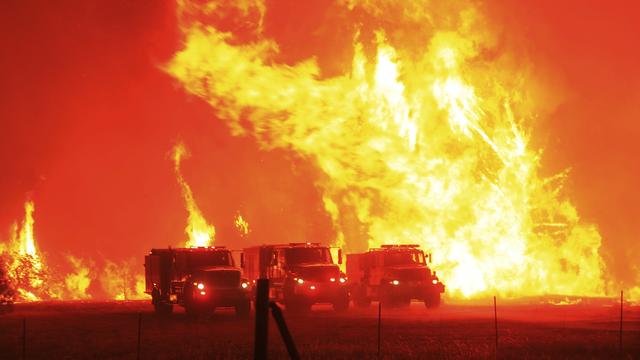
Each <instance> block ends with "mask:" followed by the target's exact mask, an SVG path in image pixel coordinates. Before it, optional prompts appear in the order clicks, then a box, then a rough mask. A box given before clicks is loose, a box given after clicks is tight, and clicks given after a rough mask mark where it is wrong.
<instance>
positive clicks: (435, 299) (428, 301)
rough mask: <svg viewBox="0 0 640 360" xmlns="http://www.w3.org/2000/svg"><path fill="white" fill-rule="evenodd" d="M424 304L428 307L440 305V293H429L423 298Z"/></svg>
mask: <svg viewBox="0 0 640 360" xmlns="http://www.w3.org/2000/svg"><path fill="white" fill-rule="evenodd" d="M424 306H426V307H427V308H428V309H433V308H437V307H438V306H440V294H429V295H427V297H426V298H425V299H424Z"/></svg>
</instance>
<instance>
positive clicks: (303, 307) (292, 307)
mask: <svg viewBox="0 0 640 360" xmlns="http://www.w3.org/2000/svg"><path fill="white" fill-rule="evenodd" d="M285 309H286V310H287V311H289V312H291V313H298V314H299V313H306V312H309V311H311V304H309V303H308V302H305V301H301V300H299V301H287V302H286V303H285Z"/></svg>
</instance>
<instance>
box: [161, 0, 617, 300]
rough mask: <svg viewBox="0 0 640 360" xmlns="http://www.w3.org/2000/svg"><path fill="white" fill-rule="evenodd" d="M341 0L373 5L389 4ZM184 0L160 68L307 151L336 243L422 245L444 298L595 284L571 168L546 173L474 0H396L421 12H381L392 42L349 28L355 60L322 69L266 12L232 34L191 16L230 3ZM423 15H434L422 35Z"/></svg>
mask: <svg viewBox="0 0 640 360" xmlns="http://www.w3.org/2000/svg"><path fill="white" fill-rule="evenodd" d="M341 3H342V4H346V5H345V9H344V11H345V12H346V13H348V12H349V11H352V10H353V11H355V10H356V9H357V10H358V11H360V13H366V14H368V15H369V16H371V17H374V18H375V17H379V16H382V17H387V16H391V14H394V12H393V11H392V10H397V9H396V8H394V5H392V3H390V2H388V1H379V2H378V1H362V2H360V1H355V0H353V1H343V2H341ZM180 4H181V6H180V8H179V14H180V16H181V21H182V29H183V31H184V33H185V41H186V42H185V46H184V49H182V50H181V51H179V52H178V53H176V54H175V57H174V58H173V60H172V61H171V62H170V64H168V65H167V67H166V70H167V71H168V72H169V73H170V74H171V75H173V76H174V77H175V78H176V79H178V80H179V81H180V82H181V83H182V84H183V85H184V87H185V89H186V90H187V91H188V92H190V93H192V94H195V95H197V96H199V97H201V98H203V99H204V100H206V101H207V102H209V104H211V106H212V107H213V108H214V109H215V110H216V111H217V114H218V117H220V118H221V119H224V120H225V121H227V122H228V124H229V126H230V128H231V130H232V132H233V134H235V135H246V134H251V135H253V136H254V137H255V138H256V140H257V141H258V143H259V144H260V145H261V146H262V147H263V148H265V149H271V148H286V149H291V150H293V151H295V152H298V153H300V154H302V155H303V156H304V157H305V158H309V159H313V161H314V162H315V164H316V165H317V167H318V168H319V169H320V170H321V171H322V172H323V173H324V175H325V176H324V177H323V179H321V180H318V181H317V184H318V186H319V187H320V188H321V189H322V191H323V199H324V205H325V209H326V211H327V212H328V213H329V214H330V215H331V217H332V219H333V223H334V228H335V232H336V240H335V243H336V245H338V246H344V248H345V250H347V251H363V250H365V249H367V248H368V247H377V246H379V245H381V244H393V243H407V242H408V243H420V244H421V245H422V247H423V248H424V249H426V250H428V251H432V252H433V253H434V268H435V269H437V271H438V274H439V277H440V278H441V279H442V281H443V283H445V284H446V285H447V289H448V290H447V291H448V295H449V296H454V297H471V296H484V295H489V294H494V293H498V294H500V295H502V296H523V295H539V294H550V293H557V294H577V295H601V294H603V293H604V291H605V288H604V281H603V261H602V259H601V256H600V254H599V249H600V242H601V239H600V235H599V233H598V230H597V229H596V227H595V226H594V225H592V224H588V223H585V222H583V221H581V220H580V217H579V216H578V212H577V210H576V208H575V207H574V206H573V205H572V203H571V202H570V201H569V200H568V199H567V198H566V197H565V196H563V193H562V184H563V180H564V178H565V177H566V173H561V174H559V175H556V176H553V177H548V178H547V177H543V176H541V175H540V171H539V170H540V150H539V149H535V148H532V147H531V145H530V143H529V136H530V135H529V132H528V131H529V130H527V129H529V128H531V127H532V125H533V121H534V120H535V117H534V113H535V105H536V104H532V103H531V101H532V100H531V98H532V97H531V96H529V95H530V94H529V92H528V88H527V86H526V85H527V83H526V81H523V80H526V79H525V75H524V74H522V73H521V72H520V67H519V66H518V65H516V64H513V63H510V62H509V57H508V56H502V57H497V58H494V57H491V56H488V57H485V56H483V52H487V53H489V52H491V50H492V49H493V48H494V47H495V46H496V45H495V41H494V39H495V36H494V34H492V33H491V32H490V28H489V27H487V26H486V19H484V18H483V15H482V13H481V12H480V11H479V10H478V9H477V8H476V7H474V6H473V5H465V4H464V3H462V2H455V4H453V3H452V4H450V5H446V6H445V5H443V6H441V7H438V8H437V9H435V10H434V11H429V6H430V5H428V4H424V3H422V2H406V3H405V2H398V4H404V5H406V6H407V7H406V8H404V9H405V10H406V9H409V8H411V9H413V10H415V11H413V10H412V11H400V13H401V14H402V17H401V18H399V19H395V20H396V21H395V22H394V21H389V19H386V20H385V21H381V22H380V23H381V24H383V23H385V22H386V23H389V22H390V23H394V24H395V25H394V26H398V27H400V26H405V27H407V28H411V31H406V34H405V33H403V32H399V31H394V32H393V36H394V37H393V41H391V40H389V39H388V37H387V35H386V34H392V31H390V30H393V29H384V28H380V29H376V30H374V34H373V38H375V39H376V43H375V44H374V45H371V44H369V43H364V42H361V41H360V40H359V39H361V38H362V35H363V34H361V33H360V32H358V33H356V34H354V51H353V53H354V56H353V61H352V65H351V70H350V71H347V72H345V73H344V74H343V75H340V76H334V77H330V78H326V77H321V76H320V74H321V69H319V67H318V65H317V64H316V62H315V60H314V59H309V60H307V61H303V62H300V63H298V64H295V65H285V64H279V63H278V62H277V61H276V60H274V55H275V54H277V51H278V50H277V49H278V46H277V44H276V43H275V42H274V40H272V39H269V38H266V37H264V35H262V33H261V31H262V23H261V21H258V22H257V23H256V24H255V33H256V39H255V40H253V42H249V43H247V42H245V43H242V42H240V41H238V40H237V39H235V38H234V35H233V34H231V33H227V32H223V31H220V30H218V29H216V24H215V21H214V23H206V24H204V23H201V22H199V20H197V19H198V16H197V15H201V14H205V13H206V14H209V15H211V13H210V12H209V13H207V12H206V11H207V10H206V9H210V8H216V7H223V6H232V5H229V4H226V5H225V3H222V2H220V3H219V2H212V3H210V4H208V5H207V6H203V7H199V5H196V4H195V3H192V2H189V1H182V2H180ZM243 4H244V5H243V6H244V8H243V11H242V12H240V13H241V14H246V16H247V21H249V19H250V14H255V13H259V14H264V11H265V10H264V9H265V7H264V4H263V3H262V2H256V3H255V4H254V5H247V2H243ZM249 4H251V2H249ZM212 6H213V7H212ZM252 9H253V10H255V11H253V12H252V11H251V10H252ZM387 10H388V11H387ZM432 10H433V9H432ZM266 11H268V9H267V10H266ZM396 13H397V12H396ZM191 15H193V16H191ZM239 16H242V15H239ZM209 19H211V16H209ZM403 22H406V24H405V23H403ZM407 24H408V25H407ZM418 24H429V27H428V30H429V31H425V32H424V33H423V34H421V37H420V38H421V42H420V43H419V44H417V43H416V42H415V41H411V39H414V40H415V32H417V31H420V29H421V28H420V27H419V25H418ZM409 25H411V26H413V27H411V26H409ZM380 26H383V25H380ZM414 28H415V29H414ZM385 30H386V31H385ZM362 31H364V30H362ZM403 34H404V36H405V37H406V39H405V38H403ZM410 35H411V36H414V37H413V38H412V37H411V36H410ZM366 46H374V49H373V50H374V51H373V53H375V56H369V55H367V54H368V53H371V52H367V51H365V48H366ZM507 55H508V54H507ZM176 164H178V162H177V163H176ZM179 179H181V177H179ZM182 182H183V181H182V180H181V183H182ZM185 198H191V196H190V192H189V191H186V190H185ZM191 202H192V199H191ZM188 203H189V201H188Z"/></svg>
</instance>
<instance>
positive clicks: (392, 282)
mask: <svg viewBox="0 0 640 360" xmlns="http://www.w3.org/2000/svg"><path fill="white" fill-rule="evenodd" d="M389 284H391V285H396V286H397V285H400V281H398V280H392V281H390V282H389Z"/></svg>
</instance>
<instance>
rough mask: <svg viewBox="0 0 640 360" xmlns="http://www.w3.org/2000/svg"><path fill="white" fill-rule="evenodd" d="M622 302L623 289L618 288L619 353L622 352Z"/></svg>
mask: <svg viewBox="0 0 640 360" xmlns="http://www.w3.org/2000/svg"><path fill="white" fill-rule="evenodd" d="M623 303H624V290H620V343H619V347H620V353H621V354H622V304H623Z"/></svg>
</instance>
